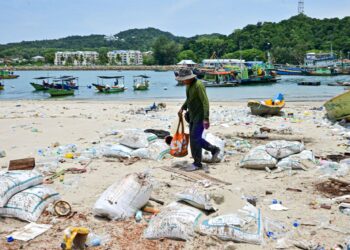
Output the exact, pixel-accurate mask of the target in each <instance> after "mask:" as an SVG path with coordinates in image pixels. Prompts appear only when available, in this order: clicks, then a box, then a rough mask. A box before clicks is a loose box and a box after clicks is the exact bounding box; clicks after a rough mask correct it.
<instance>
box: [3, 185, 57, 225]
mask: <svg viewBox="0 0 350 250" xmlns="http://www.w3.org/2000/svg"><path fill="white" fill-rule="evenodd" d="M59 199H60V197H59V194H58V193H57V192H55V191H54V190H52V189H51V188H48V187H46V186H43V185H38V186H34V187H30V188H28V189H26V190H23V191H21V192H19V193H17V194H15V195H14V196H12V197H11V199H9V201H8V202H7V204H6V205H5V206H4V207H1V208H0V216H4V217H15V218H18V219H21V220H25V221H31V222H36V221H37V220H38V219H39V217H40V215H41V213H42V212H43V211H44V209H45V208H46V207H47V206H48V205H49V204H50V203H52V202H55V201H57V200H59Z"/></svg>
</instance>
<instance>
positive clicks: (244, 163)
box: [240, 146, 277, 170]
mask: <svg viewBox="0 0 350 250" xmlns="http://www.w3.org/2000/svg"><path fill="white" fill-rule="evenodd" d="M276 164H277V160H276V159H275V158H273V157H272V156H271V155H269V154H268V153H267V152H266V151H265V146H258V147H255V148H253V149H252V150H250V151H249V153H248V154H246V155H245V156H244V158H243V159H242V160H241V162H240V166H241V167H243V168H250V169H260V170H265V168H274V167H275V166H276Z"/></svg>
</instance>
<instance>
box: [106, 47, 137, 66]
mask: <svg viewBox="0 0 350 250" xmlns="http://www.w3.org/2000/svg"><path fill="white" fill-rule="evenodd" d="M107 57H108V61H109V63H110V64H118V65H142V64H143V56H142V53H141V51H138V50H113V51H109V52H108V53H107Z"/></svg>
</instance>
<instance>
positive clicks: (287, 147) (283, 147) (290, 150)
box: [265, 140, 305, 159]
mask: <svg viewBox="0 0 350 250" xmlns="http://www.w3.org/2000/svg"><path fill="white" fill-rule="evenodd" d="M265 148H266V152H267V153H268V154H270V155H271V156H272V157H274V158H276V159H283V158H285V157H287V156H290V155H294V154H298V153H300V152H301V151H303V150H304V149H305V147H304V144H302V143H301V142H298V141H283V140H281V141H272V142H269V143H268V144H266V146H265Z"/></svg>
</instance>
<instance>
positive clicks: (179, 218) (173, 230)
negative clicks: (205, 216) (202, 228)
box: [144, 202, 201, 240]
mask: <svg viewBox="0 0 350 250" xmlns="http://www.w3.org/2000/svg"><path fill="white" fill-rule="evenodd" d="M200 216H201V212H200V211H199V210H198V209H196V208H193V207H190V206H186V205H183V204H180V203H178V202H173V203H171V204H169V205H168V206H166V207H164V208H163V209H162V210H161V212H160V213H159V214H158V215H157V216H155V217H154V218H153V219H151V221H150V222H149V224H148V227H147V229H146V231H145V234H144V235H145V237H146V238H147V239H162V238H170V239H181V240H188V239H190V238H191V237H192V236H193V235H194V228H195V226H196V224H197V220H198V219H199V217H200Z"/></svg>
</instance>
